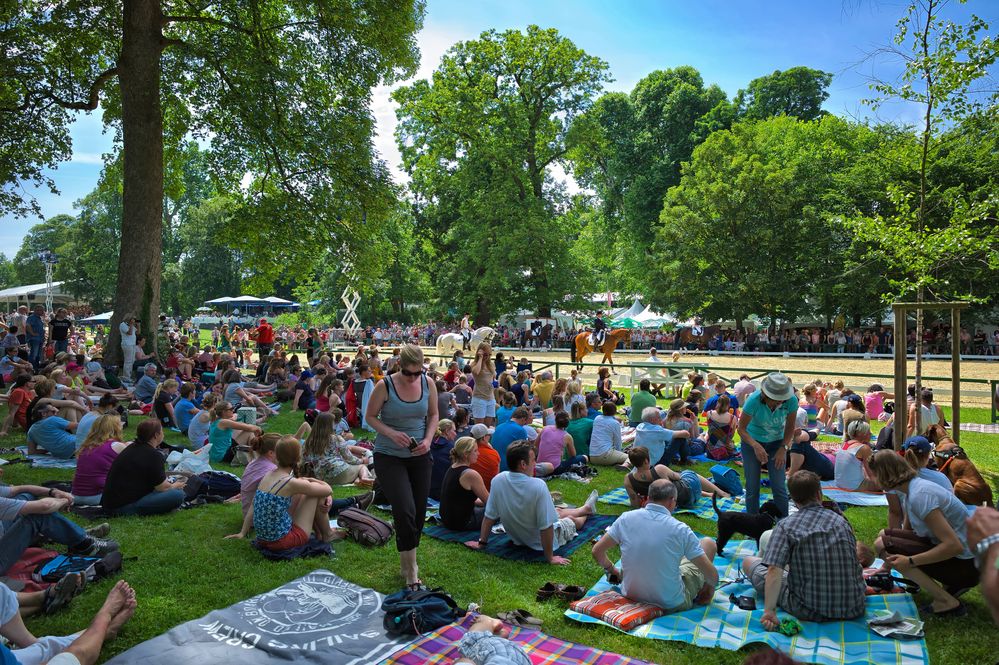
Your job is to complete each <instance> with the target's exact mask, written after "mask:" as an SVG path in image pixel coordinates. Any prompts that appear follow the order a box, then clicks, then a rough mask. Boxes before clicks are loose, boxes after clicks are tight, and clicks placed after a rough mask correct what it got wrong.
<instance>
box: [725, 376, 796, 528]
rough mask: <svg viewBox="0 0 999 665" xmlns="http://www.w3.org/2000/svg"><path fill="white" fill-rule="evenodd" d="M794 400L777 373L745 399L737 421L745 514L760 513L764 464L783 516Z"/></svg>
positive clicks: (786, 381) (787, 382)
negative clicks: (743, 483)
mask: <svg viewBox="0 0 999 665" xmlns="http://www.w3.org/2000/svg"><path fill="white" fill-rule="evenodd" d="M797 415H798V398H797V397H795V396H794V387H793V386H792V385H791V380H790V379H788V378H787V377H786V376H785V375H783V374H781V373H780V372H774V373H773V374H768V375H767V377H766V378H765V379H763V381H762V383H761V384H760V390H758V391H756V392H753V393H751V394H750V395H749V397H748V398H746V403H745V404H744V405H743V407H742V416H741V417H740V418H739V437H740V439H741V441H742V462H743V469H744V470H745V472H746V512H747V513H750V514H755V513H758V512H759V510H760V471H761V469H762V468H763V465H764V464H766V466H767V470H768V472H769V474H770V489H771V490H772V491H773V494H774V502H775V503H776V504H777V509H778V510H779V511H780V513H781V515H783V516H787V507H788V505H787V503H788V496H787V485H785V483H784V472H785V465H786V463H787V451H788V449H790V447H791V442H792V439H793V437H794V429H795V419H796V417H797Z"/></svg>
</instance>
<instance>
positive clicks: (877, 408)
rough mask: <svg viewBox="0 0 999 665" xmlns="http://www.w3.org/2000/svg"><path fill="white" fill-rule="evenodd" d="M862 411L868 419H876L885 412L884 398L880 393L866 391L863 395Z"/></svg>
mask: <svg viewBox="0 0 999 665" xmlns="http://www.w3.org/2000/svg"><path fill="white" fill-rule="evenodd" d="M864 411H866V412H867V417H868V418H869V419H870V420H877V419H878V418H880V417H881V414H882V413H884V412H885V398H884V395H882V394H881V393H867V394H866V395H864Z"/></svg>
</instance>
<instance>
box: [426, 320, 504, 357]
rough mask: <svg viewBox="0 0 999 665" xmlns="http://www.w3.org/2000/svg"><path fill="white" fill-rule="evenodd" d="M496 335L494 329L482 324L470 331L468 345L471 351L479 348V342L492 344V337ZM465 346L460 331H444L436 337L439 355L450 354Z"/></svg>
mask: <svg viewBox="0 0 999 665" xmlns="http://www.w3.org/2000/svg"><path fill="white" fill-rule="evenodd" d="M495 336H496V331H495V330H493V329H492V328H490V327H489V326H483V327H482V328H478V329H477V330H474V331H472V338H471V339H470V340H469V342H468V345H469V346H470V347H471V348H472V351H475V349H477V348H479V345H480V344H492V343H493V337H495ZM464 346H465V338H464V337H462V336H461V333H444V334H443V335H441V336H440V337H438V338H437V354H438V355H441V356H450V355H452V354H453V353H454V352H455V351H461V350H462V349H463V348H464Z"/></svg>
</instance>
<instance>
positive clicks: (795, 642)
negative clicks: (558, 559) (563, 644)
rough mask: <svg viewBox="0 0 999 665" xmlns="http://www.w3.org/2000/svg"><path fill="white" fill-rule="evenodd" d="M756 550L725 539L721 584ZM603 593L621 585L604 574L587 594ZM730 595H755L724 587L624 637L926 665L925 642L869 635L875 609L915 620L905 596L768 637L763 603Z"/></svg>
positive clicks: (822, 659) (834, 662)
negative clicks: (739, 601) (848, 617)
mask: <svg viewBox="0 0 999 665" xmlns="http://www.w3.org/2000/svg"><path fill="white" fill-rule="evenodd" d="M755 552H756V543H755V542H753V541H751V540H738V541H729V543H728V546H727V547H726V548H725V552H724V556H717V557H715V560H714V564H715V567H716V568H718V574H719V577H720V578H721V579H722V580H723V581H726V580H735V579H738V577H739V571H740V565H741V563H742V559H743V558H744V557H746V556H748V555H750V554H754V553H755ZM607 589H616V590H617V591H620V587H617V586H612V585H611V584H610V583H609V582H607V577H606V576H604V577H602V578H601V579H600V581H598V582H597V583H596V585H594V586H593V588H592V589H590V590H589V591H588V592H587V594H586V595H587V596H590V595H595V594H597V593H600V592H601V591H605V590H607ZM730 594H735V595H736V596H754V597H755V596H756V592H755V591H754V590H753V587H752V586H751V585H750V584H749V583H748V581H744V582H729V583H728V584H722V586H720V587H719V588H718V590H717V591H715V596H714V598H713V599H712V601H711V603H710V604H709V605H706V606H698V607H694V608H691V609H689V610H687V611H686V612H677V613H674V614H667V615H665V616H662V617H659V618H658V619H654V620H653V621H650V622H649V623H647V624H644V625H642V626H639V627H638V628H635V629H633V630H631V631H630V632H629V633H628V634H629V635H633V636H635V637H647V638H649V639H654V640H671V641H676V642H686V643H687V644H693V645H695V646H700V647H718V648H722V649H727V650H730V651H736V650H738V649H740V648H742V647H744V646H746V645H747V644H753V643H758V642H761V643H764V644H768V645H770V646H771V647H773V648H774V649H779V650H780V651H783V652H784V653H786V654H788V655H789V656H790V657H791V658H793V659H794V660H796V661H798V662H802V663H820V664H822V665H860V664H862V663H871V664H872V665H887V664H890V663H895V664H897V665H928V663H929V654H928V652H927V650H926V641H925V640H912V641H907V642H902V641H898V640H891V639H886V638H882V637H879V636H878V635H876V634H875V633H874V632H872V631H871V630H870V629H869V628H868V627H867V624H866V617H870V616H872V615H873V613H874V612H877V611H879V610H888V611H896V612H898V613H899V614H901V615H902V616H907V617H914V616H918V612H917V610H916V605H915V603H913V602H912V596H910V595H908V594H889V595H881V596H867V614H866V617H860V618H858V619H854V620H852V621H829V622H826V623H815V622H811V621H802V622H801V625H802V631H801V632H800V633H799V634H797V635H795V636H794V637H787V636H785V635H781V634H780V633H771V632H769V631H767V630H765V629H764V628H763V626H761V625H760V617H762V616H763V602H762V600H761V599H759V598H757V601H756V603H757V607H758V609H757V610H755V611H752V612H747V611H744V610H740V609H738V608H737V607H735V606H734V605H733V604H732V603H730V602H729V595H730ZM565 615H566V616H567V617H569V618H571V619H575V620H576V621H580V622H582V623H600V624H603V625H610V624H606V623H604V622H602V621H600V620H599V619H594V618H593V617H589V616H586V615H585V614H580V613H578V612H573V611H572V610H567V611H566V612H565ZM777 615H778V617H779V618H781V619H785V618H788V616H789V615H788V614H787V613H785V612H783V611H780V610H778V613H777Z"/></svg>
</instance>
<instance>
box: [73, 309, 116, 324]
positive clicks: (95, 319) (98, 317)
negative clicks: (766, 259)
mask: <svg viewBox="0 0 999 665" xmlns="http://www.w3.org/2000/svg"><path fill="white" fill-rule="evenodd" d="M112 316H114V310H111V311H110V312H104V313H103V314H94V315H93V316H88V317H87V318H85V319H80V321H79V322H80V323H110V322H111V317H112Z"/></svg>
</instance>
